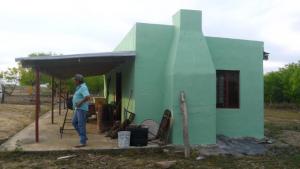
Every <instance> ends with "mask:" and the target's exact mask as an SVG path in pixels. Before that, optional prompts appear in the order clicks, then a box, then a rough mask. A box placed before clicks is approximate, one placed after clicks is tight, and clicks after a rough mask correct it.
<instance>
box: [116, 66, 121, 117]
mask: <svg viewBox="0 0 300 169" xmlns="http://www.w3.org/2000/svg"><path fill="white" fill-rule="evenodd" d="M116 105H117V107H116V117H115V120H118V121H121V114H122V113H121V112H122V73H121V72H118V73H116Z"/></svg>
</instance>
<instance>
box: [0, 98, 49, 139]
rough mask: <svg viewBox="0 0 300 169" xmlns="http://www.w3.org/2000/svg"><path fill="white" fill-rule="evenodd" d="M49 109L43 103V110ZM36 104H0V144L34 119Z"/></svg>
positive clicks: (43, 111)
mask: <svg viewBox="0 0 300 169" xmlns="http://www.w3.org/2000/svg"><path fill="white" fill-rule="evenodd" d="M48 110H49V106H48V105H41V112H42V113H45V112H46V111H48ZM34 113H35V106H34V105H16V104H0V144H1V143H2V142H3V141H5V140H6V139H8V138H9V137H10V136H12V135H13V134H15V133H16V132H18V131H20V130H21V129H23V128H24V127H26V126H27V125H28V124H30V123H31V122H32V121H33V120H34Z"/></svg>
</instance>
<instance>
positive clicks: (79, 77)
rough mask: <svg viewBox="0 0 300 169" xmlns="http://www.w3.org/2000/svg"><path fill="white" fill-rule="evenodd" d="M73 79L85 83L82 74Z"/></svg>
mask: <svg viewBox="0 0 300 169" xmlns="http://www.w3.org/2000/svg"><path fill="white" fill-rule="evenodd" d="M73 79H74V80H78V81H80V82H83V80H84V77H83V76H82V75H81V74H76V75H75V76H74V78H73Z"/></svg>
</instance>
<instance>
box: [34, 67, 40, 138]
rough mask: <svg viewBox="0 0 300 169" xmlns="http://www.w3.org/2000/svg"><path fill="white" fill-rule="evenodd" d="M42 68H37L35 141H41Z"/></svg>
mask: <svg viewBox="0 0 300 169" xmlns="http://www.w3.org/2000/svg"><path fill="white" fill-rule="evenodd" d="M39 115H40V68H39V67H36V68H35V142H37V143H38V142H39Z"/></svg>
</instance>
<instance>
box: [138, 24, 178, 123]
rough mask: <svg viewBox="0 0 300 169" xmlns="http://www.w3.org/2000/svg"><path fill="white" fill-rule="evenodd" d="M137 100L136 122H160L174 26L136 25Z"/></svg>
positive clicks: (163, 108)
mask: <svg viewBox="0 0 300 169" xmlns="http://www.w3.org/2000/svg"><path fill="white" fill-rule="evenodd" d="M136 37H137V39H136V42H137V43H136V45H137V46H136V54H137V56H136V59H135V89H134V92H135V98H136V102H135V103H136V107H135V110H136V122H137V123H141V122H142V121H143V120H145V119H153V120H155V121H156V122H158V123H159V122H160V120H161V118H162V115H163V111H164V110H165V108H166V107H164V106H163V99H164V95H165V92H164V84H165V79H164V72H165V65H166V62H167V56H168V54H169V48H170V44H171V41H172V38H173V27H172V26H166V25H156V24H143V23H137V24H136Z"/></svg>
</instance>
